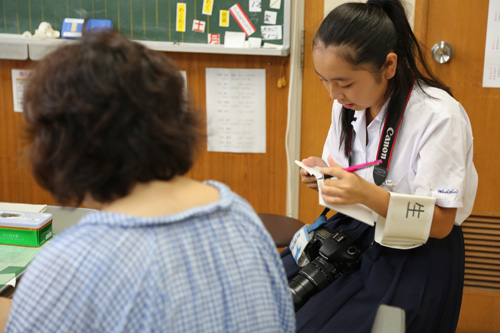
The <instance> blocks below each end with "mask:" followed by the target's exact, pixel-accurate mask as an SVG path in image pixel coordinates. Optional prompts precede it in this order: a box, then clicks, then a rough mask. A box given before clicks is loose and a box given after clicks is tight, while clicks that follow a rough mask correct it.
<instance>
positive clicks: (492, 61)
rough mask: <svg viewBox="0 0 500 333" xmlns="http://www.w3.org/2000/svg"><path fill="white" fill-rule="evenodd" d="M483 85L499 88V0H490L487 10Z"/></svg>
mask: <svg viewBox="0 0 500 333" xmlns="http://www.w3.org/2000/svg"><path fill="white" fill-rule="evenodd" d="M483 87H488V88H500V0H490V5H489V10H488V24H487V30H486V45H485V48H484V71H483Z"/></svg>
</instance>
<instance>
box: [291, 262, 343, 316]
mask: <svg viewBox="0 0 500 333" xmlns="http://www.w3.org/2000/svg"><path fill="white" fill-rule="evenodd" d="M336 275H338V274H337V269H336V266H335V265H333V264H331V263H329V262H328V261H326V260H325V259H323V258H321V257H318V258H316V259H314V260H313V261H311V262H310V263H309V264H307V265H306V266H304V267H303V268H302V269H301V270H300V271H299V273H298V274H297V276H295V277H294V278H293V280H292V281H291V282H290V283H289V284H288V289H289V290H290V293H291V294H292V299H293V304H294V305H295V308H296V309H298V308H300V307H301V306H302V305H303V304H304V303H305V302H306V301H307V300H308V299H309V297H311V296H312V295H314V294H315V293H316V292H318V291H320V290H323V289H324V288H326V287H327V286H328V285H329V284H330V283H332V282H333V281H334V280H335V279H336Z"/></svg>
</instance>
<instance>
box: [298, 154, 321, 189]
mask: <svg viewBox="0 0 500 333" xmlns="http://www.w3.org/2000/svg"><path fill="white" fill-rule="evenodd" d="M302 163H304V164H305V165H307V166H309V167H315V166H320V167H327V166H328V165H327V164H326V162H325V161H323V160H322V159H321V158H319V157H315V156H310V157H308V158H305V159H303V160H302ZM300 180H301V181H302V182H303V183H304V184H306V185H307V187H309V188H312V189H313V190H316V191H317V190H318V183H317V182H316V177H314V176H313V175H310V174H309V172H307V171H306V170H305V169H303V168H300Z"/></svg>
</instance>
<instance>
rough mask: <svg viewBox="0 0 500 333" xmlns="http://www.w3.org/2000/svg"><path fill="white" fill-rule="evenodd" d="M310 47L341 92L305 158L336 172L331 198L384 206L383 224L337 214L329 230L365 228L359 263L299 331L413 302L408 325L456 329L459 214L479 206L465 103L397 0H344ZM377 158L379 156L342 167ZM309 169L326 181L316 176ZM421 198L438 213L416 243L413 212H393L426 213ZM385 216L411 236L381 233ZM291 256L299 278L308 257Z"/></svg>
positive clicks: (303, 312)
mask: <svg viewBox="0 0 500 333" xmlns="http://www.w3.org/2000/svg"><path fill="white" fill-rule="evenodd" d="M312 52H313V61H314V67H315V70H316V73H317V74H318V77H319V79H320V80H321V82H322V83H323V85H324V86H325V88H326V89H327V90H328V92H329V94H330V97H331V99H332V100H334V102H333V109H332V123H331V126H330V129H329V132H328V136H327V139H326V142H325V145H324V148H323V154H322V157H321V158H320V157H309V158H306V159H304V160H303V161H302V162H303V163H304V164H305V165H307V166H311V167H314V166H320V167H323V168H322V169H321V172H322V173H323V174H327V175H330V176H332V178H328V179H325V180H324V181H323V185H322V186H321V188H320V190H321V193H322V196H323V198H324V200H325V201H326V202H327V203H329V204H334V205H347V204H355V203H360V204H363V205H365V206H367V207H368V208H370V209H371V210H373V211H374V212H375V213H376V214H377V215H378V216H380V217H378V218H377V223H376V226H375V227H372V226H370V225H368V224H366V223H362V222H360V221H357V220H355V219H353V218H350V217H347V216H345V215H342V214H339V213H338V214H336V215H334V216H333V217H332V218H330V219H329V220H328V222H327V223H326V225H325V227H326V228H327V230H329V231H330V232H332V233H333V232H335V231H340V230H342V231H343V232H345V233H346V234H348V235H350V236H352V237H353V238H355V239H356V241H355V243H356V245H357V246H358V247H359V248H360V249H361V251H362V259H361V267H360V268H359V270H356V271H353V272H346V273H345V274H341V275H340V276H339V277H338V278H337V279H336V280H334V281H333V282H332V283H331V284H330V285H329V286H328V287H326V288H325V289H323V290H322V291H320V292H318V293H316V294H315V295H313V296H311V298H310V299H309V300H308V301H307V302H306V303H305V304H304V305H303V306H302V307H300V308H299V309H298V310H297V311H296V317H297V329H298V331H314V332H318V331H325V332H333V331H335V332H369V331H370V330H371V327H372V325H373V321H374V318H375V315H376V312H377V309H378V308H379V306H380V305H381V304H386V305H390V306H396V307H399V308H401V309H403V310H404V312H405V317H406V331H407V332H453V331H454V330H455V328H456V325H457V321H458V316H459V312H460V305H461V298H462V287H463V275H464V242H463V237H462V232H461V229H460V224H461V223H462V222H463V221H464V220H465V219H466V218H467V216H468V215H469V214H470V213H471V211H472V207H473V203H474V199H475V195H476V189H477V179H478V176H477V173H476V170H475V168H474V164H473V162H472V157H473V137H472V130H471V125H470V122H469V119H468V116H467V114H466V112H465V110H464V108H463V107H462V106H461V105H460V103H459V102H457V101H456V100H455V99H454V98H453V97H452V95H451V92H450V90H449V88H448V87H446V86H445V85H444V84H443V83H442V82H440V81H439V80H438V79H437V78H436V77H435V76H434V75H433V74H432V73H431V72H430V70H429V68H428V66H427V65H426V62H425V60H424V59H423V56H422V52H421V49H420V47H419V44H418V41H417V39H416V37H415V35H414V34H413V32H412V30H411V27H410V25H409V23H408V21H407V18H406V14H405V10H404V7H403V5H402V3H401V1H400V0H369V1H368V2H367V3H347V4H344V5H341V6H339V7H337V8H336V9H334V10H333V11H332V12H331V13H330V14H329V15H328V16H327V17H326V18H325V19H324V21H323V22H322V24H321V26H320V27H319V29H318V31H317V33H316V36H315V39H314V41H313V51H312ZM378 159H380V160H382V164H381V165H379V166H376V167H371V168H367V169H362V170H359V171H356V172H348V171H345V170H343V168H346V167H348V166H350V165H358V164H362V163H367V162H370V161H374V160H378ZM300 174H301V179H302V181H303V182H304V183H305V184H307V186H308V187H310V188H312V189H316V190H318V182H317V181H316V178H315V177H313V176H311V175H309V173H308V172H307V171H306V170H304V169H301V171H300ZM417 196H418V197H417ZM398 198H399V199H401V198H402V199H403V201H404V202H408V207H407V206H406V204H405V205H404V207H403V206H402V205H401V204H400V203H398V202H399V201H398V200H397V199H398ZM415 198H422V200H424V201H422V202H426V204H422V207H424V206H425V208H426V210H427V211H428V212H429V211H430V212H432V213H428V215H429V216H428V219H427V220H426V221H424V223H423V224H422V225H423V227H422V228H420V229H419V230H417V231H416V232H413V234H415V233H416V234H422V233H423V234H424V235H425V239H424V240H423V241H421V244H416V245H415V244H414V239H413V238H412V237H413V234H412V232H410V231H409V230H410V229H411V228H412V227H409V226H405V225H403V226H402V225H401V223H404V221H405V216H404V213H399V215H398V214H397V213H394V212H395V211H398V209H399V211H404V212H406V213H407V214H408V213H412V212H413V213H414V214H415V213H418V212H419V210H418V208H419V206H418V205H419V202H420V201H419V200H420V199H419V200H416V199H415ZM410 203H412V206H411V207H410V206H409V204H410ZM415 204H416V205H417V206H415ZM420 210H422V211H423V209H420ZM388 212H391V214H388ZM384 226H385V230H386V231H387V230H389V229H391V228H392V229H393V230H394V227H397V228H401V229H402V230H403V231H404V233H407V235H406V236H405V237H406V239H407V240H408V243H407V244H406V245H405V239H403V240H402V242H401V243H397V244H395V243H391V242H390V241H387V240H384V239H382V240H380V239H377V237H376V236H377V235H376V233H378V232H379V231H380V232H382V234H383V232H384V230H381V229H382V228H384ZM379 228H380V229H379ZM426 228H427V229H426ZM417 229H418V228H417ZM429 229H430V230H429ZM417 238H418V237H417ZM427 238H428V239H427ZM282 259H283V262H284V265H285V268H286V271H287V275H288V278H289V279H292V278H293V277H294V276H295V275H296V273H297V272H298V271H299V269H300V267H298V266H297V264H296V263H295V261H294V260H293V258H292V256H291V254H290V251H289V250H285V251H284V252H283V253H282Z"/></svg>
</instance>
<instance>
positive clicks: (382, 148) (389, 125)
mask: <svg viewBox="0 0 500 333" xmlns="http://www.w3.org/2000/svg"><path fill="white" fill-rule="evenodd" d="M414 84H415V81H412V83H411V87H410V91H409V92H408V96H407V97H406V102H405V106H404V108H403V111H402V112H401V114H400V115H399V117H398V118H397V119H391V120H389V117H387V116H386V117H385V122H384V129H383V131H382V134H381V135H380V142H379V146H378V152H377V160H381V161H382V163H381V164H379V165H376V166H375V167H374V168H373V180H374V181H375V184H376V185H378V186H380V185H381V184H382V183H383V182H384V181H385V179H386V178H387V174H388V173H389V165H390V162H391V157H392V152H393V150H394V143H395V142H396V137H397V135H398V132H399V128H400V127H401V123H402V120H403V115H404V113H405V110H406V106H407V105H408V101H409V100H410V95H411V92H412V91H413V85H414ZM352 132H353V128H352V125H351V131H350V134H349V139H350V140H349V164H351V146H352Z"/></svg>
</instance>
